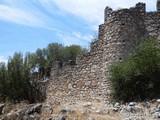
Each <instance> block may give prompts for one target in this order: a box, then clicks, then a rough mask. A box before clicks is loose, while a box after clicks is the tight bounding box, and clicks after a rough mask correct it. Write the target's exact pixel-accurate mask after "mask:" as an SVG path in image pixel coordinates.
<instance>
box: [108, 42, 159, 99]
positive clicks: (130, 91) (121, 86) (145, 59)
mask: <svg viewBox="0 0 160 120" xmlns="http://www.w3.org/2000/svg"><path fill="white" fill-rule="evenodd" d="M110 75H111V81H112V85H113V89H114V94H115V97H116V98H117V99H119V100H124V101H131V100H145V99H152V98H154V97H158V96H159V94H160V87H159V85H160V79H159V78H160V47H159V44H158V42H157V40H155V39H150V40H147V41H145V42H142V43H141V44H140V45H139V46H138V48H137V49H136V51H135V52H134V53H132V54H130V55H129V57H128V58H127V59H126V60H125V61H122V62H118V63H115V64H113V65H112V66H111V67H110Z"/></svg>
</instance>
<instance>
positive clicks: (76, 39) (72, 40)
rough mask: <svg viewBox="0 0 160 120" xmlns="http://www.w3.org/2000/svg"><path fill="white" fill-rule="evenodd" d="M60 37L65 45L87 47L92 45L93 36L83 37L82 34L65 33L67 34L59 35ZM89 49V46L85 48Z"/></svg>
mask: <svg viewBox="0 0 160 120" xmlns="http://www.w3.org/2000/svg"><path fill="white" fill-rule="evenodd" d="M58 36H59V37H60V38H61V39H62V41H63V43H64V44H65V45H73V44H76V45H87V44H89V43H90V40H91V38H92V35H90V34H87V35H84V34H83V35H82V34H81V33H80V32H75V31H74V32H72V33H65V34H58ZM84 47H88V46H84Z"/></svg>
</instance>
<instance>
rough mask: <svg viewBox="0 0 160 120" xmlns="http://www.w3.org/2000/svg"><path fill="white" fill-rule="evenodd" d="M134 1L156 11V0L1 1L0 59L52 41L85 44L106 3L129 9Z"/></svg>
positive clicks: (98, 23) (101, 19)
mask: <svg viewBox="0 0 160 120" xmlns="http://www.w3.org/2000/svg"><path fill="white" fill-rule="evenodd" d="M137 2H144V3H146V4H147V11H155V10H156V0H132V1H131V0H0V61H5V62H6V61H7V59H8V57H9V56H12V55H13V53H14V52H16V51H17V52H19V51H21V52H22V53H25V52H27V51H29V52H34V51H35V50H36V49H37V48H45V47H46V46H47V45H48V44H49V43H51V42H58V43H61V44H63V45H71V44H78V45H82V46H83V47H88V46H89V43H90V41H91V39H92V36H94V35H95V34H96V33H97V29H98V25H100V24H102V23H103V14H104V8H105V7H106V6H110V7H112V8H113V9H117V8H128V7H132V6H134V5H135V4H136V3H137Z"/></svg>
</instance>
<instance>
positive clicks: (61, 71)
mask: <svg viewBox="0 0 160 120" xmlns="http://www.w3.org/2000/svg"><path fill="white" fill-rule="evenodd" d="M150 37H156V38H158V39H159V40H160V0H158V1H157V11H155V12H146V6H145V3H137V4H136V6H135V7H131V8H129V9H120V10H116V11H113V10H112V9H111V8H110V7H106V8H105V15H104V23H103V24H101V25H100V26H99V36H98V40H97V41H96V42H94V43H92V44H91V50H90V52H89V53H87V54H84V55H83V56H79V57H77V60H76V63H75V64H73V63H72V64H69V65H64V64H63V63H61V62H58V61H57V62H55V63H54V65H53V68H52V72H51V80H50V81H49V82H50V83H49V85H48V88H47V99H46V101H48V102H74V101H108V100H109V98H110V94H111V84H110V81H109V75H108V67H109V65H110V64H111V63H112V62H114V61H119V60H122V59H124V58H125V57H126V56H127V53H128V52H129V51H131V50H133V49H135V47H136V46H137V45H138V44H139V43H140V42H141V41H143V40H145V39H147V38H150Z"/></svg>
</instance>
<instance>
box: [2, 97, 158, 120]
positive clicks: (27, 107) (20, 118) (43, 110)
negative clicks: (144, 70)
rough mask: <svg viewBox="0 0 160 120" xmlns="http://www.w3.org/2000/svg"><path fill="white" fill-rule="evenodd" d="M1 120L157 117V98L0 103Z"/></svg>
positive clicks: (133, 119) (150, 119) (141, 119)
mask: <svg viewBox="0 0 160 120" xmlns="http://www.w3.org/2000/svg"><path fill="white" fill-rule="evenodd" d="M0 114H1V115H0V119H1V120H159V119H160V99H157V100H152V101H149V102H141V103H137V102H130V103H126V104H120V103H118V102H115V103H109V102H71V103H65V104H63V103H60V102H57V101H56V102H53V103H36V104H27V103H25V102H21V103H18V104H11V103H6V104H0Z"/></svg>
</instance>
